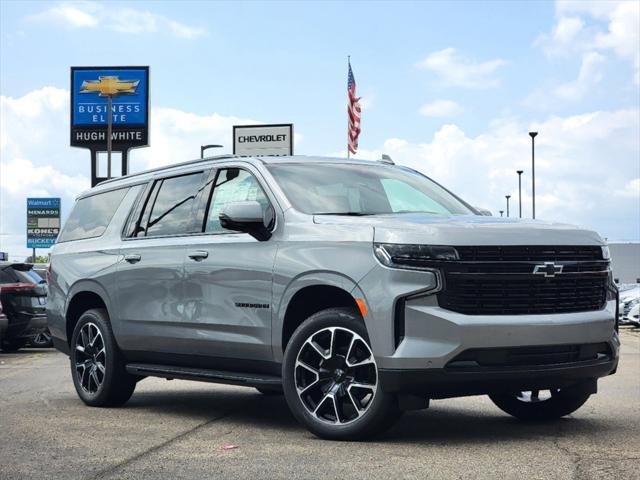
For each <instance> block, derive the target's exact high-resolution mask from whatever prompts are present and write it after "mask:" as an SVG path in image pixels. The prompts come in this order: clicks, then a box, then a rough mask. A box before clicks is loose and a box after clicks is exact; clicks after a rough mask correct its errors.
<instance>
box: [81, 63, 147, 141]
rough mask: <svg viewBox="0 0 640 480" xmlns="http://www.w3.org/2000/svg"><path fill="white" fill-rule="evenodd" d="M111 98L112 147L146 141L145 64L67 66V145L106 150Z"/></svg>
mask: <svg viewBox="0 0 640 480" xmlns="http://www.w3.org/2000/svg"><path fill="white" fill-rule="evenodd" d="M109 97H111V101H112V105H111V118H112V136H111V141H112V148H113V150H115V151H123V150H128V149H129V148H135V147H146V146H148V144H149V67H71V146H72V147H84V148H90V149H93V150H97V151H104V150H106V149H107V119H108V115H109V112H108V101H109Z"/></svg>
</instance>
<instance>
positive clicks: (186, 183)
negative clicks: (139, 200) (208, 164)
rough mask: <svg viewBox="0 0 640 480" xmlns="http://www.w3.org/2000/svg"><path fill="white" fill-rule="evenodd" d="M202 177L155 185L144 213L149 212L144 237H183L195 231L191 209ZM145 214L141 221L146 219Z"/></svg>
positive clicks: (183, 176)
mask: <svg viewBox="0 0 640 480" xmlns="http://www.w3.org/2000/svg"><path fill="white" fill-rule="evenodd" d="M205 177H206V176H205V174H204V172H197V173H191V174H187V175H182V176H179V177H171V178H165V179H164V180H162V181H158V182H156V184H155V186H154V188H153V191H152V192H151V196H150V197H149V202H148V204H147V208H146V209H145V212H148V211H149V209H151V213H150V215H149V216H148V220H147V222H148V223H147V225H146V232H145V233H146V236H148V237H150V236H161V235H184V234H187V233H192V232H194V231H196V229H197V225H196V223H197V222H196V221H195V217H194V215H193V207H194V204H195V202H196V198H197V196H198V193H199V192H200V189H201V187H202V184H203V182H204V180H205ZM158 189H159V191H158ZM156 191H158V193H157V196H156V197H155V199H154V198H153V197H154V195H155V192H156ZM146 215H147V214H146V213H145V214H144V215H143V218H147V216H146ZM139 235H140V234H139Z"/></svg>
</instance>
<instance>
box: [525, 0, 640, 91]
mask: <svg viewBox="0 0 640 480" xmlns="http://www.w3.org/2000/svg"><path fill="white" fill-rule="evenodd" d="M556 17H557V21H556V24H555V26H554V27H553V29H552V30H551V32H550V33H543V34H541V35H540V36H539V37H538V38H537V39H536V41H535V42H534V44H535V45H537V46H540V47H542V48H543V50H544V51H545V52H546V53H547V54H548V55H571V54H574V53H580V52H587V51H600V52H603V53H604V52H613V53H614V54H615V55H616V56H617V57H619V58H621V59H623V60H626V61H628V62H629V63H630V64H631V65H632V67H633V69H634V81H635V83H636V84H638V83H640V2H638V1H634V0H631V1H624V0H623V1H608V2H595V1H592V2H586V1H583V2H576V1H558V2H556Z"/></svg>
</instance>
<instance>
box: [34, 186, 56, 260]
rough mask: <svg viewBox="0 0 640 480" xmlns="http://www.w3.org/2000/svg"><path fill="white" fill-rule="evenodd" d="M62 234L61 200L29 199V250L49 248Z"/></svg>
mask: <svg viewBox="0 0 640 480" xmlns="http://www.w3.org/2000/svg"><path fill="white" fill-rule="evenodd" d="M58 233H60V199H59V198H27V248H49V247H50V246H52V245H53V244H54V243H56V238H58Z"/></svg>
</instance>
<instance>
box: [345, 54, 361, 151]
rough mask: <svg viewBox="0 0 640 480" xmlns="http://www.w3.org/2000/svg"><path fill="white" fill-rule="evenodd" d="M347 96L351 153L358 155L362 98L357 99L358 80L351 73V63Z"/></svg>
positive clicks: (349, 147)
mask: <svg viewBox="0 0 640 480" xmlns="http://www.w3.org/2000/svg"><path fill="white" fill-rule="evenodd" d="M347 95H348V96H349V104H348V105H347V113H348V114H349V132H348V137H349V142H348V145H347V146H348V149H349V153H352V154H354V155H355V154H356V152H357V151H358V137H359V136H360V112H361V110H360V97H356V79H355V78H354V77H353V71H351V62H349V79H348V82H347Z"/></svg>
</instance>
